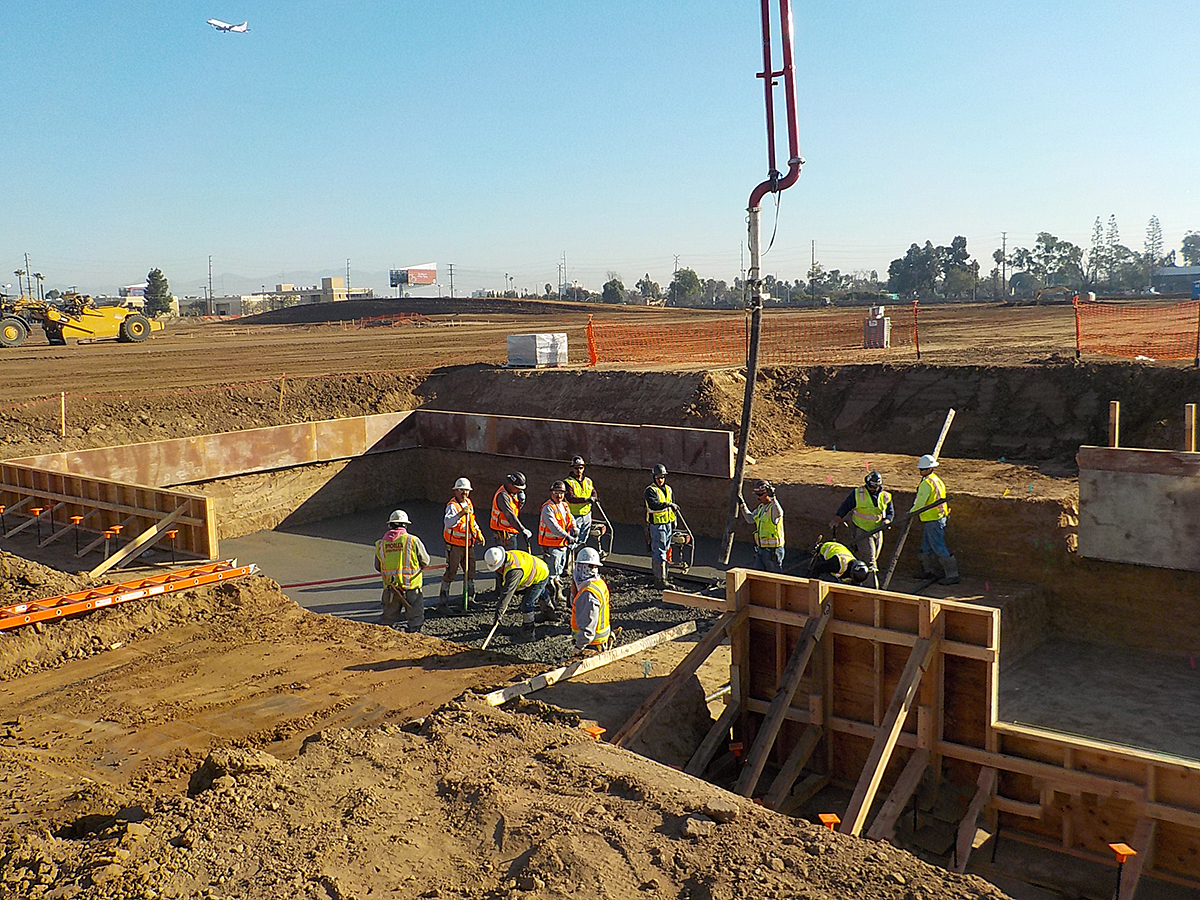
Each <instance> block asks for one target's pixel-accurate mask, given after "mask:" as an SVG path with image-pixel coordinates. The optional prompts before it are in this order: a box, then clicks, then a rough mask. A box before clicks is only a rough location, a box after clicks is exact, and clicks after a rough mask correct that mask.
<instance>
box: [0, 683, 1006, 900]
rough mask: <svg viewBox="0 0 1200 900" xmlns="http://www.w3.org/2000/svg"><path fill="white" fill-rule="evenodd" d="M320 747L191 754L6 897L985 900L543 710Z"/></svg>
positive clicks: (33, 859)
mask: <svg viewBox="0 0 1200 900" xmlns="http://www.w3.org/2000/svg"><path fill="white" fill-rule="evenodd" d="M523 709H524V710H525V712H523V713H510V712H506V711H502V710H495V709H490V708H487V707H483V706H481V705H478V704H476V703H472V702H455V703H451V704H449V705H447V706H445V707H443V708H442V709H440V710H438V711H437V712H436V713H434V714H433V715H431V716H429V717H428V718H427V719H425V720H424V723H423V725H421V726H420V727H419V729H417V728H410V727H409V726H404V727H400V726H396V725H385V726H382V727H380V728H376V729H368V730H363V729H348V730H330V731H326V732H322V733H321V734H319V735H317V736H316V738H315V739H313V740H311V741H309V742H308V743H306V744H305V746H304V748H303V751H302V752H301V754H300V755H299V757H297V758H296V759H295V760H291V761H285V760H280V759H276V758H273V757H271V756H270V755H269V754H264V753H247V752H245V751H240V750H238V749H237V748H232V749H229V750H222V751H219V752H215V753H213V754H212V755H210V757H209V759H208V760H207V761H206V763H205V765H204V766H203V767H202V771H203V772H204V777H203V778H202V779H199V780H198V781H197V782H196V789H197V793H196V795H195V797H194V798H193V797H188V796H185V795H180V796H176V797H172V798H170V799H167V800H165V801H163V802H161V803H158V804H156V805H154V806H152V807H150V808H145V809H140V808H132V807H125V808H120V807H119V806H117V804H119V803H120V798H119V797H111V796H110V797H108V798H107V800H108V802H109V803H110V805H109V807H108V808H107V809H104V808H103V807H104V801H105V798H103V797H101V796H99V794H96V795H93V796H92V797H91V802H90V805H89V807H88V809H89V812H88V813H87V814H86V815H84V816H81V817H80V818H79V819H77V820H76V821H75V822H73V823H71V824H69V825H66V826H64V827H60V828H59V829H58V830H57V833H56V834H51V833H49V832H42V833H41V834H36V835H35V834H28V835H23V836H19V837H18V836H11V835H10V836H9V837H8V838H7V839H6V840H5V842H4V845H3V848H2V850H0V884H3V885H4V888H3V889H0V890H3V891H4V895H5V896H22V897H49V896H55V897H70V896H86V897H89V898H95V900H105V898H122V900H123V898H127V897H158V896H173V897H239V898H263V900H267V898H269V900H284V898H287V900H291V898H298V897H311V898H320V900H327V898H351V897H355V898H363V897H368V896H382V895H387V896H392V897H398V898H417V897H443V898H445V897H486V898H492V900H502V898H503V900H507V898H517V897H521V898H528V900H542V898H546V900H549V898H568V897H572V898H573V897H581V896H594V897H600V898H622V900H623V898H628V897H633V896H644V897H647V898H679V897H683V898H710V900H716V898H733V897H747V896H757V897H763V898H783V897H788V898H793V897H802V898H806V900H826V898H829V900H832V898H835V897H838V898H840V897H846V896H851V895H854V896H858V897H861V898H863V900H891V898H895V900H910V898H932V897H938V898H959V897H961V898H1000V897H1002V896H1003V895H1002V894H1001V893H1000V892H999V891H998V890H997V889H995V888H994V887H992V886H991V885H989V884H987V883H986V882H983V881H981V880H979V879H978V878H975V877H972V876H958V875H951V874H949V873H947V872H945V871H944V870H941V869H937V868H934V867H932V866H929V865H926V864H924V863H922V862H920V861H918V860H916V859H914V858H913V857H911V856H909V855H908V854H906V853H904V852H902V851H899V850H896V849H893V848H891V847H889V846H887V845H886V844H875V843H871V842H865V841H859V840H855V839H851V838H846V837H843V836H841V835H838V834H834V833H832V832H829V831H826V830H824V829H821V828H819V827H816V826H814V825H812V824H809V823H805V822H801V821H797V820H793V819H786V818H783V817H781V816H778V815H776V814H774V813H771V812H768V811H766V810H764V809H762V808H760V807H757V806H754V805H753V804H751V803H749V802H747V801H745V800H742V799H741V798H737V797H734V796H732V795H730V794H726V793H724V792H722V791H720V790H718V789H716V788H714V787H712V786H711V785H708V784H705V783H704V782H701V781H698V780H695V779H691V778H687V777H685V776H680V775H679V774H678V773H676V772H673V771H671V770H669V769H666V768H664V767H661V766H657V765H655V764H653V763H650V762H648V761H646V760H643V759H641V758H640V757H637V756H634V755H632V754H629V753H626V752H624V751H621V750H616V749H614V748H612V747H611V746H609V745H607V744H603V743H597V742H595V741H593V740H591V739H590V738H589V737H588V736H587V735H585V734H584V733H583V732H581V731H580V730H579V729H578V728H576V727H574V726H575V725H576V724H577V720H574V719H573V717H571V716H569V715H564V714H563V713H561V711H556V710H554V709H552V708H549V707H545V706H543V705H542V704H537V703H527V704H525V706H524V707H523Z"/></svg>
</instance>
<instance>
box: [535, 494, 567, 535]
mask: <svg viewBox="0 0 1200 900" xmlns="http://www.w3.org/2000/svg"><path fill="white" fill-rule="evenodd" d="M547 506H548V507H550V510H551V511H552V512H553V513H554V521H555V523H556V524H557V525H558V527H559V528H561V529H562V530H563V531H566V532H570V530H571V525H572V524H573V523H572V522H571V514H570V513H569V512H568V511H567V502H566V501H565V500H563V501H561V502H559V503H555V502H554V501H553V500H547V501H546V502H545V503H543V504H542V513H543V514H542V515H541V516H539V517H538V543H539V544H541V545H542V546H543V547H565V546H567V544H569V543H571V541H570V539H569V538H565V537H561V536H560V535H557V534H555V533H554V532H552V531H551V530H550V529H549V528H547V527H546V516H545V512H546V507H547Z"/></svg>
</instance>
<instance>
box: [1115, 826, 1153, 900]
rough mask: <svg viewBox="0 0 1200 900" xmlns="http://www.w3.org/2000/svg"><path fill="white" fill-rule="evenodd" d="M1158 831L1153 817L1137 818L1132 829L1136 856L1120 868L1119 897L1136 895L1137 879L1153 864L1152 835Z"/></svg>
mask: <svg viewBox="0 0 1200 900" xmlns="http://www.w3.org/2000/svg"><path fill="white" fill-rule="evenodd" d="M1157 832H1158V822H1157V821H1155V820H1154V819H1149V818H1141V819H1138V821H1137V825H1136V826H1135V827H1134V829H1133V842H1132V845H1131V846H1132V847H1133V849H1134V850H1136V851H1137V856H1135V857H1133V858H1132V859H1128V860H1126V861H1125V866H1124V867H1123V868H1122V869H1121V886H1120V888H1119V889H1118V891H1117V895H1118V896H1120V897H1130V898H1132V897H1136V896H1137V886H1138V880H1139V879H1140V878H1141V877H1142V872H1144V871H1145V870H1146V868H1147V867H1148V866H1152V865H1153V864H1154V837H1155V835H1156V834H1157Z"/></svg>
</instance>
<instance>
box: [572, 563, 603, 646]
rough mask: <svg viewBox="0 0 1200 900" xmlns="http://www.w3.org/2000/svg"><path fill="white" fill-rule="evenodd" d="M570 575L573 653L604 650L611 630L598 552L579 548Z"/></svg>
mask: <svg viewBox="0 0 1200 900" xmlns="http://www.w3.org/2000/svg"><path fill="white" fill-rule="evenodd" d="M572 576H573V580H574V582H575V596H574V598H573V600H572V602H571V634H572V635H574V637H575V652H576V653H577V654H582V653H586V652H589V651H591V652H597V653H598V652H600V651H602V650H607V649H608V647H609V642H610V640H611V637H612V631H611V628H610V626H609V595H608V585H607V584H605V583H604V579H603V578H601V577H600V553H599V551H597V550H596V549H594V548H592V547H584V548H583V549H582V550H580V551H579V557H578V559H576V560H575V571H574V572H573V573H572Z"/></svg>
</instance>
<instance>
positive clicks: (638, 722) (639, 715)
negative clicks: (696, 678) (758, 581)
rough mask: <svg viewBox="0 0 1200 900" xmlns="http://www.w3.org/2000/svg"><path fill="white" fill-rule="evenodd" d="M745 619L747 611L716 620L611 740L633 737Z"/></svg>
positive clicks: (621, 740) (619, 740)
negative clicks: (656, 709) (655, 710)
mask: <svg viewBox="0 0 1200 900" xmlns="http://www.w3.org/2000/svg"><path fill="white" fill-rule="evenodd" d="M745 621H746V611H745V610H741V611H740V612H737V613H726V614H725V615H723V616H721V618H719V619H717V623H716V624H715V625H713V627H712V629H711V630H710V631H709V632H708V634H706V635H705V636H704V637H703V638H701V639H700V641H699V642H698V643H697V644H696V646H695V647H693V648H692V650H691V652H690V653H688V655H687V656H686V657H684V659H683V661H682V662H681V663H680V664H679V665H678V666H676V667H675V670H674V671H673V672H672V673H671V674H670V675H668V676H667V677H666V678H664V679H663V682H662V684H660V685H659V686H658V690H656V691H655V692H654V693H653V694H651V695H650V696H649V697H647V698H646V699H645V701H644V702H643V703H642V705H641V706H639V707H638V708H637V710H636V711H635V712H634V714H633V715H632V716H630V717H629V721H628V722H626V723H625V724H624V725H622V726H621V727H620V729H619V730H618V731H617V733H616V734H615V735H613V739H612V743H613V744H615V745H616V746H618V747H620V746H621V745H622V744H623V743H624V742H625V741H627V740H629V739H630V738H632V737H633V736H634V735H635V734H637V733H638V731H640V730H641V728H642V726H643V725H644V724H645V723H646V720H647V719H648V718H649V716H650V713H651V712H652V711H653V710H654V708H655V707H656V706H658V704H659V703H665V702H666V701H668V700H670V699H671V698H672V697H674V696H675V693H676V692H677V691H678V690H679V689H680V688H682V687H683V685H684V684H686V683H687V680H688V679H689V678H691V677H692V675H694V674H695V672H696V670H697V669H698V668H700V666H701V664H702V663H703V662H704V661H705V660H706V659H708V658H709V657H710V656H711V655H712V652H713V651H714V650H716V649H717V646H718V645H719V644H720V643H721V642H722V641H723V640H725V635H726V634H727V633H728V632H729V631H730V630H731V628H732V627H733V626H735V625H738V624H741V623H743V622H745Z"/></svg>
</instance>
